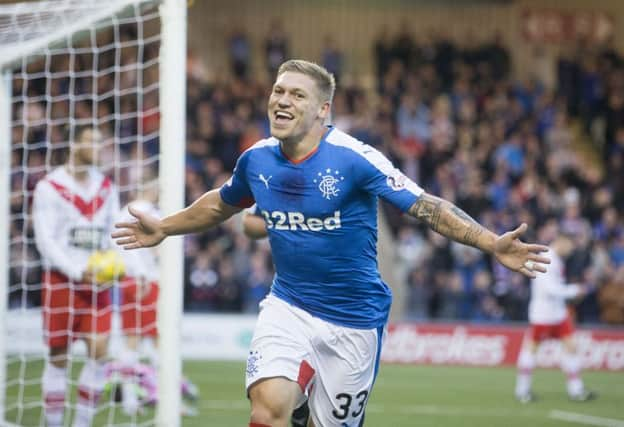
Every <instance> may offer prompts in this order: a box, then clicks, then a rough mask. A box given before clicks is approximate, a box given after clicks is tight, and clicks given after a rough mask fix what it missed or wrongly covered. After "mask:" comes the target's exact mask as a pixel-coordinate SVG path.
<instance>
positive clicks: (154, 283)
mask: <svg viewBox="0 0 624 427" xmlns="http://www.w3.org/2000/svg"><path fill="white" fill-rule="evenodd" d="M150 190H151V191H147V192H146V194H147V197H146V198H145V199H144V200H136V201H133V202H132V203H131V204H132V206H133V208H134V209H137V210H139V211H141V212H145V213H149V214H150V215H154V216H157V217H159V216H160V213H159V211H158V209H157V208H156V206H155V205H154V202H155V201H156V197H157V193H156V192H157V189H150ZM130 218H132V216H131V215H130V213H129V212H128V206H124V208H123V209H122V210H121V213H120V214H119V216H118V217H117V220H118V221H126V220H129V219H130ZM121 252H122V256H123V259H124V264H125V266H126V276H125V277H124V279H123V280H122V281H121V283H120V288H121V289H120V290H121V301H120V314H121V329H122V332H123V335H124V336H125V340H126V342H125V346H124V348H123V350H122V352H121V354H120V355H119V360H120V362H121V363H122V364H123V365H124V366H125V368H126V372H134V370H135V368H136V367H137V366H138V365H139V363H140V360H139V359H140V357H139V346H140V344H141V341H142V339H143V338H148V339H151V340H152V341H153V345H152V346H151V347H149V348H150V351H149V352H148V354H147V356H148V358H149V359H150V364H151V365H152V366H153V367H155V368H156V367H157V366H158V352H157V350H156V348H157V346H158V330H157V328H156V309H157V304H158V292H159V289H158V273H159V270H158V262H157V256H156V252H155V250H154V249H153V248H146V249H140V250H137V251H121ZM122 396H123V401H122V406H123V409H124V411H125V412H126V413H127V414H133V413H135V412H137V411H138V410H139V408H140V403H139V399H138V396H137V393H136V391H135V387H134V381H132V380H128V379H126V380H124V382H123V384H122Z"/></svg>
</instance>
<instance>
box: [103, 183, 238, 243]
mask: <svg viewBox="0 0 624 427" xmlns="http://www.w3.org/2000/svg"><path fill="white" fill-rule="evenodd" d="M240 210H241V209H240V208H238V207H235V206H231V205H228V204H227V203H225V202H224V201H223V200H222V199H221V195H220V194H219V190H211V191H209V192H207V193H205V194H204V195H203V196H201V197H200V198H199V199H197V200H195V202H193V204H191V205H190V206H188V207H186V208H184V209H182V210H180V211H178V212H176V213H173V214H171V215H169V216H166V217H165V218H162V219H159V218H156V217H154V216H151V215H149V214H147V213H144V212H140V211H138V210H135V209H133V208H132V207H129V208H128V211H129V212H130V213H131V214H132V216H134V217H135V218H136V221H132V222H120V223H117V224H115V227H116V228H117V229H118V231H116V232H114V233H113V234H112V237H113V238H114V239H116V242H117V244H118V245H120V246H122V247H123V248H124V249H138V248H145V247H150V246H156V245H157V244H159V243H160V242H162V241H163V240H164V239H165V237H167V236H174V235H178V234H189V233H197V232H200V231H203V230H207V229H209V228H211V227H214V226H216V225H218V224H220V223H222V222H223V221H225V220H226V219H228V218H229V217H231V216H232V215H234V214H235V213H237V212H239V211H240Z"/></svg>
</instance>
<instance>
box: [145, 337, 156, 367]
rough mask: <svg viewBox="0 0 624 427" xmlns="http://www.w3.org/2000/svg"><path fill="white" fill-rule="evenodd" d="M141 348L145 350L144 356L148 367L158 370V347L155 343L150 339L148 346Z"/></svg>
mask: <svg viewBox="0 0 624 427" xmlns="http://www.w3.org/2000/svg"><path fill="white" fill-rule="evenodd" d="M143 348H144V349H145V355H146V356H147V358H148V359H149V363H150V365H152V366H153V367H154V368H156V369H158V364H159V362H160V358H159V355H158V346H157V345H156V341H154V340H153V339H151V340H150V342H149V345H146V346H143Z"/></svg>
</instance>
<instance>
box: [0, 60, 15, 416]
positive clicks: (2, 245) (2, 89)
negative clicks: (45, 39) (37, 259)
mask: <svg viewBox="0 0 624 427" xmlns="http://www.w3.org/2000/svg"><path fill="white" fill-rule="evenodd" d="M11 87H12V85H11V72H10V71H4V72H2V73H1V74H0V236H3V237H2V242H0V387H2V390H0V411H1V412H0V421H5V404H6V383H7V382H6V380H7V373H6V358H7V343H6V339H7V335H6V332H7V331H6V315H7V299H8V295H9V248H10V244H11V241H10V239H11V238H10V236H9V221H10V219H9V218H10V216H9V214H10V207H9V200H10V196H11V186H10V180H11V96H12V91H11ZM2 425H5V423H4V422H3V423H2Z"/></svg>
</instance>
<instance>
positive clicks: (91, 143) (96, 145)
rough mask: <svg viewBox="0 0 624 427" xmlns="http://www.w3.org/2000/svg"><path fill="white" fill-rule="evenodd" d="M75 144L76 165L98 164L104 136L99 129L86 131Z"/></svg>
mask: <svg viewBox="0 0 624 427" xmlns="http://www.w3.org/2000/svg"><path fill="white" fill-rule="evenodd" d="M78 137H79V139H78V140H77V141H76V142H74V146H73V152H74V163H76V164H81V165H94V164H95V163H97V158H98V153H99V151H100V146H101V145H102V144H101V142H102V134H101V133H100V131H99V130H97V129H87V130H84V131H83V132H82V133H81V134H80V135H79V136H78Z"/></svg>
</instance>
